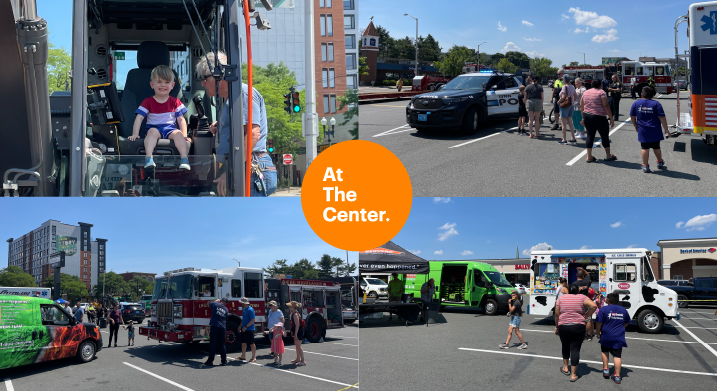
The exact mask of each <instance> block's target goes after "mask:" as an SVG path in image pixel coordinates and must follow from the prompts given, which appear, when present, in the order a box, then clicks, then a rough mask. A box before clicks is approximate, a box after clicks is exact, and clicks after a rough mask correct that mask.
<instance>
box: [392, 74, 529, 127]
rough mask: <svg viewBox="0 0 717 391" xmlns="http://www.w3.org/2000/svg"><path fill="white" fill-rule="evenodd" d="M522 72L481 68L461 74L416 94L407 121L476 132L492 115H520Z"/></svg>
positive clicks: (408, 107) (407, 108) (415, 124)
mask: <svg viewBox="0 0 717 391" xmlns="http://www.w3.org/2000/svg"><path fill="white" fill-rule="evenodd" d="M521 84H522V76H520V75H513V74H509V73H503V72H497V71H480V72H475V73H468V74H463V75H460V76H457V77H456V78H454V79H453V80H451V81H450V82H448V83H446V85H445V86H444V87H443V88H442V89H440V90H438V91H432V92H430V93H427V94H422V95H416V96H414V97H413V98H412V99H411V103H409V104H408V106H407V107H406V122H407V123H408V124H409V125H410V126H411V127H412V128H416V129H417V130H418V131H422V130H432V129H436V130H438V129H441V130H449V129H460V130H462V131H464V132H467V133H475V132H477V131H478V128H479V127H480V125H481V124H482V123H483V122H484V121H486V120H487V119H488V118H491V119H493V118H501V117H517V116H518V94H519V93H520V91H519V87H520V86H521Z"/></svg>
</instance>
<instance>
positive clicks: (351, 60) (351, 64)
mask: <svg viewBox="0 0 717 391" xmlns="http://www.w3.org/2000/svg"><path fill="white" fill-rule="evenodd" d="M346 69H356V53H346Z"/></svg>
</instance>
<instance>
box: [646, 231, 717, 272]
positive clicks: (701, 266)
mask: <svg viewBox="0 0 717 391" xmlns="http://www.w3.org/2000/svg"><path fill="white" fill-rule="evenodd" d="M657 245H658V246H659V247H660V250H661V251H660V252H659V253H658V254H657V268H655V266H654V265H653V271H654V272H655V274H657V275H658V278H659V279H661V280H669V279H684V280H689V279H690V278H694V277H717V238H702V239H666V240H660V241H659V242H657ZM656 269H657V270H656ZM658 270H659V272H658Z"/></svg>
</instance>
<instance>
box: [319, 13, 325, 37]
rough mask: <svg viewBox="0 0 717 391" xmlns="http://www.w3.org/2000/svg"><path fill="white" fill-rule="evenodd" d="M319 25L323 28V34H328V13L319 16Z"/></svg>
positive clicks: (323, 35)
mask: <svg viewBox="0 0 717 391" xmlns="http://www.w3.org/2000/svg"><path fill="white" fill-rule="evenodd" d="M319 26H320V29H321V36H322V37H325V36H326V15H320V16H319Z"/></svg>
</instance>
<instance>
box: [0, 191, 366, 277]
mask: <svg viewBox="0 0 717 391" xmlns="http://www.w3.org/2000/svg"><path fill="white" fill-rule="evenodd" d="M0 213H1V214H2V217H3V218H2V220H3V224H1V225H0V238H2V242H3V245H4V246H7V243H5V240H7V239H8V238H17V237H19V236H21V235H24V234H26V233H28V232H30V231H31V230H33V229H35V228H37V227H39V226H40V224H42V223H43V222H45V221H47V220H49V219H54V220H59V221H62V222H63V223H66V224H73V225H74V224H77V222H79V221H81V222H85V223H90V224H93V225H94V227H93V228H92V236H93V238H95V237H99V238H103V239H108V242H107V268H108V269H114V271H115V272H119V273H124V272H126V271H135V272H149V273H158V274H161V273H163V272H165V271H168V270H173V269H178V268H184V267H206V268H223V267H231V266H236V262H234V261H233V260H232V258H236V259H237V260H238V261H240V262H241V265H242V266H246V267H258V268H260V267H266V266H269V265H271V264H272V263H273V262H274V261H275V260H277V259H287V260H288V261H289V263H294V262H296V261H298V260H300V259H301V258H307V259H308V260H309V261H311V262H316V261H318V260H319V258H321V256H322V255H323V254H329V255H331V256H333V257H340V258H341V259H344V260H345V259H346V251H343V250H339V249H336V248H334V247H331V246H330V245H328V244H326V243H325V242H324V241H323V240H321V239H320V238H319V237H318V236H316V235H315V234H314V232H313V231H312V230H311V228H310V227H309V225H308V224H307V223H306V219H305V218H304V214H303V212H302V209H301V203H300V199H299V198H298V197H296V198H294V197H279V198H273V197H272V198H271V199H265V200H260V199H217V198H213V199H181V198H142V199H118V198H112V199H109V198H100V199H92V198H82V199H79V198H75V199H69V198H68V199H50V198H44V199H39V198H36V199H11V198H0ZM6 253H7V247H5V254H6ZM349 260H350V261H351V262H352V263H355V262H356V261H357V260H358V256H357V253H351V252H349ZM5 262H6V261H3V264H2V265H0V268H3V267H6V266H7V264H6V263H5Z"/></svg>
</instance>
